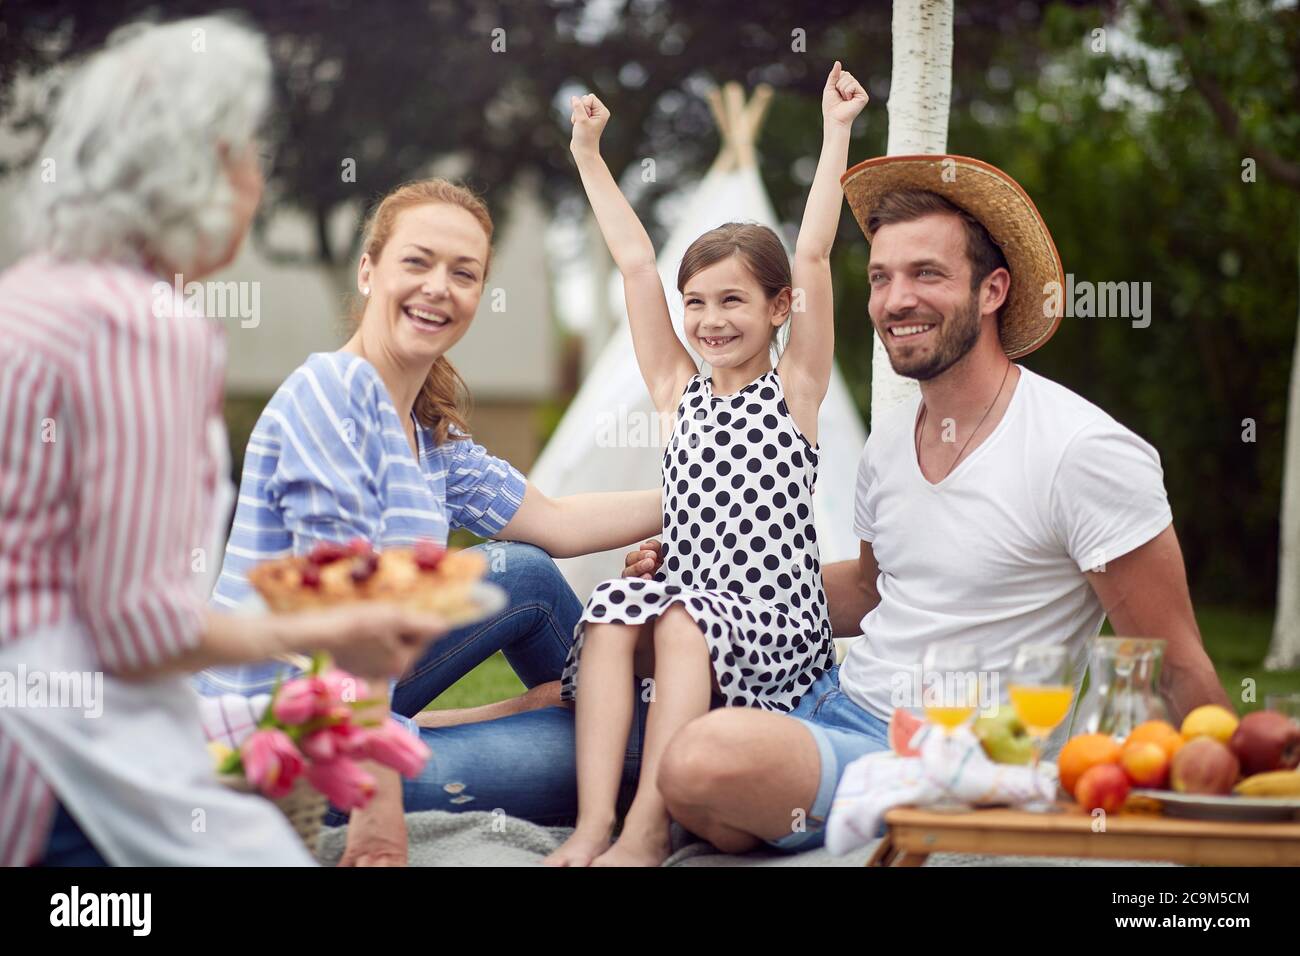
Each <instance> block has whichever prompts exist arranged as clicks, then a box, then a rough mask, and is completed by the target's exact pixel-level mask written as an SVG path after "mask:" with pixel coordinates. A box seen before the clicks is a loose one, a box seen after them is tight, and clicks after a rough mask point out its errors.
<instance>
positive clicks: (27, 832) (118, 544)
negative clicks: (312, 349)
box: [0, 256, 225, 866]
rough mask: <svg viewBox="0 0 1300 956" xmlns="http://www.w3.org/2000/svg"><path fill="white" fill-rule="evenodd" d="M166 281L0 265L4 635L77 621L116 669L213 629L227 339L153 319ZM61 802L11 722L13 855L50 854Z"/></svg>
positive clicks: (4, 748) (47, 261)
mask: <svg viewBox="0 0 1300 956" xmlns="http://www.w3.org/2000/svg"><path fill="white" fill-rule="evenodd" d="M159 281H160V280H159V279H158V277H156V276H154V275H151V274H150V273H148V272H145V271H144V270H142V269H140V268H139V267H136V266H131V265H125V264H101V263H87V262H59V261H57V260H54V259H51V258H48V257H45V256H33V257H30V258H27V259H24V260H22V261H21V262H19V263H18V264H17V265H15V266H14V267H13V268H11V269H10V270H8V271H7V272H5V273H4V274H3V275H0V643H5V644H7V643H10V642H13V641H18V640H22V639H23V638H26V637H29V636H30V635H32V634H34V633H36V632H38V631H40V630H42V629H44V628H48V627H49V626H51V625H54V624H57V623H59V622H61V621H68V620H74V619H75V620H77V621H79V622H81V624H82V625H83V626H84V628H85V631H86V632H87V633H88V634H89V635H90V640H91V641H92V643H93V645H94V646H93V651H94V653H95V655H96V657H97V659H98V660H99V662H100V664H101V666H102V667H103V668H104V670H106V671H108V672H113V671H119V670H124V669H125V670H131V669H134V668H138V667H140V666H141V665H146V664H158V663H160V662H162V661H165V660H167V659H168V658H170V657H174V656H176V655H178V654H180V653H182V652H184V651H186V650H189V649H192V648H193V647H195V646H196V645H197V644H198V642H199V640H200V637H201V628H202V619H203V614H204V604H203V601H202V600H201V595H200V593H199V588H198V587H197V586H196V583H195V575H194V573H193V572H192V570H191V567H192V563H193V554H194V549H196V548H203V547H206V545H207V544H208V542H207V541H206V540H205V537H204V536H205V533H206V531H207V529H208V523H209V521H210V519H211V513H210V512H211V501H212V495H213V494H214V489H215V481H216V478H217V475H216V469H217V467H218V466H217V464H216V462H215V461H214V460H213V456H212V454H211V452H210V450H209V445H208V438H207V427H208V422H209V420H210V418H211V417H212V416H213V415H215V414H219V413H220V407H221V391H222V382H223V377H224V370H225V347H224V340H223V338H222V333H221V330H220V329H219V328H218V327H217V326H215V325H214V324H212V323H209V322H207V321H206V320H204V319H201V318H197V317H193V316H189V317H186V316H183V315H176V314H168V313H169V311H171V304H170V303H171V297H170V296H168V297H166V298H167V300H168V306H167V308H166V309H164V310H162V316H163V317H156V316H155V303H156V302H158V301H160V300H161V298H162V297H161V296H160V295H158V294H156V292H155V287H156V285H157V284H158V283H159ZM19 691H20V692H21V688H19ZM141 693H147V690H145V689H144V688H143V687H142V689H141ZM55 799H56V796H55V794H54V793H53V791H52V790H51V788H50V787H49V786H48V784H46V782H45V781H44V780H43V779H42V777H41V775H40V774H39V772H38V771H37V768H36V766H35V765H34V764H33V762H32V761H31V760H29V759H28V757H27V756H26V755H25V754H24V753H23V752H22V750H21V749H20V748H19V747H18V746H17V745H16V743H14V741H13V740H12V738H9V739H6V737H5V736H4V732H3V723H2V722H0V865H5V866H12V865H23V864H25V863H29V862H32V861H34V860H35V859H37V858H39V857H40V855H41V854H42V853H43V851H44V849H45V845H46V842H47V840H48V834H49V826H50V822H51V819H52V811H53V807H54V801H55Z"/></svg>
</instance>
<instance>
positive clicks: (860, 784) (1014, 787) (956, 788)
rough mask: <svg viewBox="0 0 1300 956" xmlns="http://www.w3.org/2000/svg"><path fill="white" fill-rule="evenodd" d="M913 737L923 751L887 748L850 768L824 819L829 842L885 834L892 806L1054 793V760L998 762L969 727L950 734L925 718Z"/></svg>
mask: <svg viewBox="0 0 1300 956" xmlns="http://www.w3.org/2000/svg"><path fill="white" fill-rule="evenodd" d="M911 745H912V746H913V747H918V748H919V749H920V751H921V756H919V757H899V756H897V755H896V754H894V753H892V752H890V751H883V752H879V753H872V754H867V755H866V756H865V757H860V758H858V759H857V760H855V761H853V763H851V764H849V765H848V767H847V768H845V770H844V775H843V776H842V777H841V778H840V783H839V786H838V787H836V788H835V798H834V800H832V802H831V812H830V815H829V817H828V818H827V820H826V849H827V850H829V851H830V852H831V853H832V854H833V855H835V856H841V855H843V854H845V853H849V852H851V851H852V850H855V849H857V848H858V847H860V846H862V845H863V844H865V843H870V842H871V841H872V840H875V839H878V838H879V837H881V836H882V835H883V832H884V831H883V821H884V816H885V811H886V810H890V809H893V808H894V807H901V806H917V807H924V806H926V805H927V804H932V803H935V802H937V801H939V800H940V799H941V798H944V797H947V798H949V799H955V800H959V801H961V802H962V803H969V804H1009V805H1013V806H1014V805H1019V804H1023V803H1028V802H1030V801H1034V800H1051V799H1052V798H1053V797H1054V796H1055V795H1056V779H1055V776H1054V774H1053V773H1052V771H1053V770H1054V769H1055V768H1054V766H1053V765H1051V764H1042V765H1040V766H1039V769H1038V773H1037V774H1035V773H1034V772H1033V771H1032V770H1031V769H1030V768H1029V767H1024V766H1015V765H1012V764H1001V763H994V762H993V761H992V760H990V759H989V758H988V756H987V755H986V754H985V753H984V748H983V747H981V746H980V742H979V740H978V739H976V737H975V735H974V734H973V733H971V731H970V729H969V728H967V727H958V728H957V729H956V730H954V731H953V732H952V733H951V734H948V735H945V734H944V733H942V732H941V731H939V730H937V729H936V728H934V727H933V726H932V725H930V724H926V725H924V726H922V727H921V729H920V730H918V731H917V735H916V736H915V737H914V738H913V739H912V742H911Z"/></svg>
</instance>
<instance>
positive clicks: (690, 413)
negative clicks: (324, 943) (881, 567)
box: [546, 62, 867, 866]
mask: <svg viewBox="0 0 1300 956" xmlns="http://www.w3.org/2000/svg"><path fill="white" fill-rule="evenodd" d="M866 101H867V96H866V93H865V92H864V91H863V89H862V87H861V86H860V85H859V84H858V82H857V81H856V80H855V79H854V78H853V77H852V76H851V75H850V74H848V73H846V72H844V71H842V70H841V69H840V64H839V63H838V62H837V63H836V64H835V66H834V67H833V68H832V70H831V73H830V75H829V76H828V77H827V80H826V85H825V88H824V90H823V92H822V116H823V124H824V134H823V140H822V152H821V159H820V162H819V163H818V166H817V173H816V176H815V178H814V181H813V184H812V189H811V191H810V193H809V196H808V203H807V206H806V208H805V210H804V220H803V225H802V227H801V229H800V232H799V240H798V245H797V247H796V249H795V256H794V271H793V275H791V268H790V259H789V257H788V256H787V255H786V252H785V250H784V248H783V247H782V245H781V242H780V240H779V239H778V238H777V236H776V234H775V233H773V232H772V230H770V229H768V228H767V227H765V226H759V225H754V224H740V223H728V224H727V225H724V226H721V227H719V228H717V229H714V230H712V231H710V232H708V233H705V234H704V235H703V236H701V237H700V238H699V239H697V240H695V242H694V243H692V244H691V246H690V248H689V249H687V251H686V254H685V256H683V258H682V263H681V266H680V268H679V270H678V274H677V286H678V291H680V292H681V293H682V301H683V306H684V311H685V332H686V338H687V341H688V342H690V343H691V345H692V346H693V347H694V348H695V350H696V351H698V352H699V353H700V355H701V356H702V357H703V359H704V360H705V361H706V362H707V363H708V364H709V366H710V368H711V372H712V376H711V377H710V378H704V377H702V376H700V375H699V374H698V373H697V371H696V366H695V361H694V359H692V357H691V354H690V352H688V351H687V350H686V348H685V346H683V345H682V343H681V341H680V340H679V339H678V337H677V333H676V332H675V331H674V330H673V323H672V319H671V318H670V316H669V312H668V303H667V300H666V298H665V296H664V289H663V285H662V283H661V282H660V281H659V273H658V270H657V266H656V263H655V252H654V246H653V245H652V244H651V242H650V238H649V236H648V235H647V234H646V231H645V229H644V227H642V225H641V223H640V222H639V221H638V220H637V217H636V214H635V212H633V210H632V207H631V206H630V205H629V204H628V202H627V200H626V199H625V198H624V197H623V195H622V193H621V192H620V191H619V188H618V185H617V184H616V183H615V181H614V179H613V177H612V176H611V175H610V172H609V170H608V168H607V167H606V166H605V163H604V161H603V160H602V159H601V157H600V150H599V143H600V133H601V131H602V130H603V129H604V127H605V124H606V123H607V122H608V120H609V111H608V110H607V109H606V108H605V106H604V104H602V103H601V102H600V101H599V100H598V99H597V98H596V97H595V96H594V95H591V94H588V95H586V96H584V97H582V98H581V99H579V98H577V97H574V99H573V101H572V106H573V116H572V121H573V141H572V144H571V150H572V152H573V155H574V158H575V159H576V161H577V165H578V170H579V173H580V174H581V176H582V183H583V186H584V187H585V189H586V191H587V196H588V198H589V199H590V201H591V205H592V209H593V210H594V211H595V214H596V219H597V221H598V223H599V224H600V228H601V231H602V233H603V234H604V237H605V241H606V243H607V244H608V246H609V250H610V253H611V254H612V255H613V257H614V261H615V263H616V264H617V265H618V267H619V271H620V272H621V273H622V275H623V283H624V290H625V294H626V297H627V310H628V317H629V320H630V322H631V327H632V341H633V345H634V346H635V349H636V356H637V362H638V364H639V365H640V368H641V374H642V376H643V377H644V379H645V382H646V386H647V388H648V389H649V391H650V395H651V397H652V398H653V400H654V403H655V407H656V408H657V410H658V411H659V413H660V419H661V420H664V421H673V422H674V425H673V431H672V434H671V436H665V438H666V439H667V448H666V449H665V453H664V459H663V507H664V527H663V562H664V563H663V567H662V569H661V570H660V572H659V574H658V575H656V576H655V578H654V579H651V580H642V579H615V580H612V581H606V582H604V583H603V584H601V585H599V586H598V587H597V588H596V590H595V592H594V593H593V594H592V596H591V600H590V601H589V602H588V603H587V607H586V609H585V610H584V612H583V615H582V619H581V621H580V622H579V624H578V626H577V628H576V629H575V632H574V646H573V650H572V652H571V653H570V655H569V661H568V665H567V666H566V668H565V671H564V675H563V691H562V693H563V696H564V697H565V698H569V699H575V698H576V718H575V722H576V733H577V766H578V825H577V829H576V830H575V831H574V834H573V836H572V837H571V838H570V839H569V840H568V841H567V842H566V843H565V844H564V845H563V846H562V847H560V848H559V849H558V850H556V851H555V853H553V854H551V856H550V857H548V858H547V860H546V862H547V863H549V864H552V865H559V866H585V865H588V864H593V863H594V864H595V865H609V866H627V865H657V864H658V863H661V862H663V860H664V859H665V858H666V857H667V855H668V852H669V846H668V828H669V817H668V813H667V810H666V809H665V807H664V803H663V800H662V798H661V797H660V795H659V792H658V788H657V787H656V785H655V779H656V774H657V768H658V764H659V758H660V756H661V754H662V753H663V751H664V748H665V745H666V744H667V743H668V740H669V739H670V738H671V737H672V736H673V734H674V733H675V732H676V731H677V730H678V729H679V728H681V727H682V726H683V725H685V724H686V723H687V722H689V721H690V720H692V719H694V718H696V717H699V716H702V715H703V714H705V713H707V712H708V710H709V708H710V705H711V704H712V703H713V702H714V701H715V700H716V701H717V702H720V703H722V704H726V705H729V706H743V707H762V708H766V709H769V710H776V711H788V710H790V709H791V708H793V707H794V706H795V705H796V704H798V703H799V699H800V696H801V695H802V694H803V693H804V692H805V691H806V690H807V688H808V687H809V686H810V685H811V684H812V683H813V681H815V680H816V679H817V678H818V677H819V676H820V675H821V674H822V673H823V672H824V671H825V670H826V669H828V668H829V667H831V666H832V665H833V664H834V661H835V653H834V645H833V642H832V640H831V628H830V622H829V620H828V618H827V613H826V606H825V604H826V601H825V594H824V593H823V591H822V578H821V566H820V564H819V563H818V553H817V535H816V532H815V531H814V529H813V513H812V490H813V486H814V483H815V481H816V475H817V458H818V454H817V444H816V443H817V411H818V408H819V406H820V405H821V401H822V398H823V396H824V395H825V394H826V389H827V387H828V385H829V383H830V376H831V361H832V355H831V353H832V350H833V346H834V343H833V321H832V294H831V271H830V264H829V256H830V251H831V245H832V242H833V241H834V237H835V231H836V227H837V226H838V224H839V218H840V204H841V202H842V199H843V197H842V194H841V192H840V186H839V178H840V176H841V175H843V173H844V170H845V167H846V164H847V160H848V146H849V132H850V129H851V127H852V124H853V120H854V118H855V117H856V116H857V115H858V113H860V112H861V111H862V108H863V106H865V105H866ZM792 312H793V313H794V315H793V317H792V315H791V313H792ZM787 320H790V321H791V323H792V324H791V326H790V335H789V341H788V344H787V345H786V347H785V349H784V350H783V352H782V354H781V357H780V361H779V362H778V363H777V365H776V367H775V368H773V367H772V345H773V342H774V340H775V335H776V332H777V330H778V329H779V328H780V326H781V325H782V324H784V323H785V322H786V321H787ZM579 662H581V667H580V668H579ZM645 677H652V678H653V682H649V681H647V682H645V683H646V686H647V688H648V692H649V693H651V695H652V696H651V697H650V700H651V704H650V708H649V715H648V717H647V722H646V733H645V746H644V750H643V752H642V756H641V776H640V781H639V785H638V788H637V794H636V799H635V800H634V801H633V803H632V806H631V808H630V809H629V811H628V813H627V816H626V818H625V820H624V823H623V829H622V831H621V833H620V835H619V838H618V841H617V842H616V843H614V845H613V846H611V845H610V837H611V834H612V832H613V826H614V823H615V803H616V800H617V795H618V789H619V782H620V779H621V775H622V769H623V752H624V748H625V746H626V743H627V738H628V734H629V731H630V726H631V719H632V708H633V706H634V688H635V687H636V681H635V678H645Z"/></svg>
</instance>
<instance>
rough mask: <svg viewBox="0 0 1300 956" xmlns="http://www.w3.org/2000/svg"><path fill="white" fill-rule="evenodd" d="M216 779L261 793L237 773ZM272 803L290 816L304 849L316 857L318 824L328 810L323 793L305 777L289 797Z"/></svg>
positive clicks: (237, 788) (319, 825)
mask: <svg viewBox="0 0 1300 956" xmlns="http://www.w3.org/2000/svg"><path fill="white" fill-rule="evenodd" d="M218 778H219V779H220V780H221V782H222V783H223V784H224V785H225V786H227V787H229V788H230V789H231V790H237V791H239V792H240V793H253V794H257V795H258V796H261V795H262V794H261V791H259V790H257V789H256V788H255V787H254V786H253V785H252V784H251V783H249V782H248V780H247V779H246V778H244V777H243V776H241V775H239V774H219V775H218ZM268 799H269V798H268ZM271 802H272V803H274V804H275V805H276V806H277V807H279V808H280V812H281V813H283V814H284V815H285V816H286V817H287V818H288V819H289V823H290V824H291V825H292V826H293V829H294V831H295V832H297V834H298V837H299V839H301V840H302V842H303V845H304V846H306V847H307V852H308V853H310V854H311V855H312V856H318V853H317V843H319V841H320V831H321V825H322V824H323V823H324V821H325V811H326V810H328V809H329V801H327V800H326V799H325V795H324V794H323V793H321V792H320V791H319V790H317V789H316V788H315V787H313V786H312V785H311V784H310V783H308V782H307V778H306V777H305V776H304V777H299V778H298V779H297V781H295V782H294V785H293V789H292V790H290V791H289V794H288V796H284V797H280V798H279V799H278V800H272V801H271Z"/></svg>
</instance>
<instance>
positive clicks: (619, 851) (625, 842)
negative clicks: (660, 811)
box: [591, 820, 672, 866]
mask: <svg viewBox="0 0 1300 956" xmlns="http://www.w3.org/2000/svg"><path fill="white" fill-rule="evenodd" d="M671 854H672V843H671V841H670V840H669V836H668V821H667V820H665V821H664V824H663V826H662V827H659V826H656V827H652V828H648V829H647V828H644V827H637V826H628V825H626V824H625V825H624V827H623V832H622V833H620V834H619V837H618V840H616V841H615V843H614V845H613V846H611V847H610V848H609V849H608V850H606V851H605V852H604V853H602V854H601V855H600V856H598V857H596V858H595V859H594V860H592V861H591V865H592V866H660V865H661V864H662V863H663V862H664V860H666V859H668V857H669V856H670V855H671Z"/></svg>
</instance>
